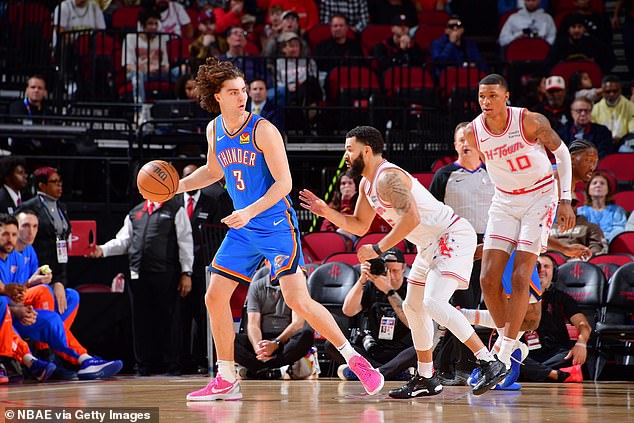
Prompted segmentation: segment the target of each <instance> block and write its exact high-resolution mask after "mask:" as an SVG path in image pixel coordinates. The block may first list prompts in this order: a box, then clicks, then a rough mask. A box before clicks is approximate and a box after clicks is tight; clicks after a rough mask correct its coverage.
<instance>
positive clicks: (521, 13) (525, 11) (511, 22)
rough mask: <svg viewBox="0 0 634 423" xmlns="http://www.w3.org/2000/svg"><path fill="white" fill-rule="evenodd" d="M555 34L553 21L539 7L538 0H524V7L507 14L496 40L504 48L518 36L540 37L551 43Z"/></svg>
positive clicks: (555, 29)
mask: <svg viewBox="0 0 634 423" xmlns="http://www.w3.org/2000/svg"><path fill="white" fill-rule="evenodd" d="M556 35H557V28H556V27H555V22H554V21H553V18H552V16H550V15H549V14H548V13H546V12H545V11H544V9H542V8H541V7H540V4H539V0H524V7H523V8H521V9H520V10H518V11H517V12H515V13H513V14H512V15H511V16H509V18H508V19H507V20H506V22H505V23H504V26H502V30H501V31H500V37H499V38H498V42H499V43H500V46H502V47H503V48H504V47H506V46H508V45H509V44H511V42H513V41H515V40H517V39H519V38H542V39H544V40H545V41H546V42H547V43H548V44H550V45H552V44H553V43H554V42H555V36H556Z"/></svg>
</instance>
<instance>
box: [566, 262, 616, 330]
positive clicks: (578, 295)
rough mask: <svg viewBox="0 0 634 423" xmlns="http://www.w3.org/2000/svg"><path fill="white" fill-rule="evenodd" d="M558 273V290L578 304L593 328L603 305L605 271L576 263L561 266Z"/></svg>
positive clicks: (588, 264)
mask: <svg viewBox="0 0 634 423" xmlns="http://www.w3.org/2000/svg"><path fill="white" fill-rule="evenodd" d="M557 273H558V276H557V282H556V286H557V288H559V289H560V290H562V291H564V292H565V293H566V294H568V295H570V296H571V297H572V298H573V299H574V300H575V301H576V302H577V305H578V306H579V308H580V309H581V310H582V311H583V312H584V314H585V315H586V317H587V318H588V321H589V322H590V325H591V326H593V324H594V323H595V322H596V321H597V317H598V313H599V309H600V307H601V306H602V305H603V293H604V289H605V286H606V283H607V282H606V278H605V275H604V274H603V271H602V270H601V269H600V268H599V267H598V266H596V265H594V264H592V263H588V262H583V261H574V262H568V263H566V264H563V265H561V266H559V270H558V272H557Z"/></svg>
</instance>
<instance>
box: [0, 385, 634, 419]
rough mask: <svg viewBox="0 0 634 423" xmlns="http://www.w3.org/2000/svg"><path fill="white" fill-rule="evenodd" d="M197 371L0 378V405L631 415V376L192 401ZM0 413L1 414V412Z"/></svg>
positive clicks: (287, 388) (271, 414) (257, 393)
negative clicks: (511, 388) (410, 392)
mask: <svg viewBox="0 0 634 423" xmlns="http://www.w3.org/2000/svg"><path fill="white" fill-rule="evenodd" d="M206 381H207V379H206V378H202V377H195V376H192V377H179V378H176V377H161V376H156V377H149V378H135V377H120V378H118V379H115V380H109V381H101V382H63V383H44V384H21V385H20V384H18V385H0V404H1V405H3V406H12V407H47V406H48V407H159V408H160V421H161V422H186V423H197V422H210V423H211V422H214V423H216V422H218V423H236V422H248V423H259V422H275V423H291V422H293V423H294V422H302V423H313V422H315V423H317V422H319V423H322V422H323V423H330V422H343V423H384V422H408V423H409V422H412V423H414V422H416V423H427V422H440V421H443V422H461V423H464V422H468V421H477V422H481V423H507V422H508V423H511V422H512V423H515V422H531V423H534V422H543V421H549V422H572V423H598V422H634V383H632V382H629V383H627V382H626V383H622V382H604V383H598V384H593V383H583V384H559V385H555V384H538V383H524V384H523V389H522V390H521V391H519V392H497V391H490V392H488V393H486V394H484V395H482V396H479V397H476V396H473V395H472V394H471V393H470V391H469V390H468V389H467V388H466V387H445V390H444V391H443V393H442V394H440V395H437V396H435V397H431V398H418V399H415V400H411V401H397V400H392V399H389V398H388V397H387V391H388V390H389V389H392V388H394V387H396V386H400V384H401V382H386V384H385V387H384V388H383V391H382V392H381V393H380V394H378V395H376V396H373V397H370V396H367V395H365V393H364V391H363V388H362V387H361V385H360V384H359V383H358V382H341V381H339V380H335V379H320V380H314V381H242V383H241V388H242V392H243V395H244V400H243V401H232V402H222V401H216V402H213V403H192V402H189V403H188V402H187V401H185V395H186V394H187V393H188V392H189V391H192V390H194V389H198V388H200V387H202V386H204V385H205V384H206ZM0 411H2V410H0ZM0 419H1V418H0Z"/></svg>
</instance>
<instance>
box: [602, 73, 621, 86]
mask: <svg viewBox="0 0 634 423" xmlns="http://www.w3.org/2000/svg"><path fill="white" fill-rule="evenodd" d="M609 82H612V83H614V84H619V85H621V79H620V78H619V77H618V76H616V75H612V74H610V75H605V76H604V77H603V79H602V80H601V85H605V84H607V83H609Z"/></svg>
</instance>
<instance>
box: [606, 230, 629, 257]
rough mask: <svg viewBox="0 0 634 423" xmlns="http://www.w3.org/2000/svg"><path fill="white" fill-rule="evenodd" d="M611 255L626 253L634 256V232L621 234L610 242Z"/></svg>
mask: <svg viewBox="0 0 634 423" xmlns="http://www.w3.org/2000/svg"><path fill="white" fill-rule="evenodd" d="M609 251H610V254H614V253H626V254H632V255H634V231H632V232H621V233H620V234H618V235H617V236H615V237H614V238H613V239H612V241H610V248H609Z"/></svg>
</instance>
